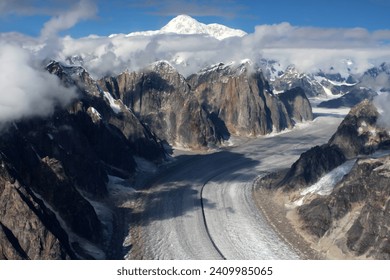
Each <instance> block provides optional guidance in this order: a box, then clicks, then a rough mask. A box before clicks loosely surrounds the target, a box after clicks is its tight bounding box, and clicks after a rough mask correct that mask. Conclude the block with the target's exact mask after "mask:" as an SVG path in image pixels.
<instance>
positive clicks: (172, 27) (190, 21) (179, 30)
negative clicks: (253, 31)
mask: <svg viewBox="0 0 390 280" xmlns="http://www.w3.org/2000/svg"><path fill="white" fill-rule="evenodd" d="M170 33H173V34H185V35H188V34H200V35H207V36H211V37H214V38H216V39H218V40H223V39H226V38H229V37H243V36H245V35H246V34H247V33H246V32H244V31H242V30H240V29H233V28H229V27H227V26H224V25H221V24H217V23H212V24H204V23H201V22H199V21H197V20H196V19H194V18H192V17H190V16H187V15H179V16H177V17H175V18H174V19H172V20H171V21H170V22H168V24H167V25H165V26H164V27H163V28H161V29H160V30H156V31H144V32H133V33H130V34H128V35H127V36H129V37H130V36H152V35H161V34H170Z"/></svg>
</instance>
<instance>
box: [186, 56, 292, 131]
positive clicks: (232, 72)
mask: <svg viewBox="0 0 390 280" xmlns="http://www.w3.org/2000/svg"><path fill="white" fill-rule="evenodd" d="M249 71H250V69H249V65H248V64H246V63H244V64H241V65H238V66H235V65H233V66H230V65H224V64H219V65H216V66H214V67H212V68H209V69H205V70H203V71H201V72H200V73H198V74H196V75H192V76H190V77H189V83H190V84H191V88H193V90H194V94H195V95H196V96H197V98H198V99H199V100H200V102H201V104H202V106H203V107H204V108H206V109H207V111H208V112H210V114H212V115H213V116H215V117H216V118H218V119H220V120H221V121H223V123H224V124H225V126H226V128H227V130H228V132H229V133H230V134H233V135H242V136H257V135H264V134H267V133H270V132H272V131H274V130H275V131H280V130H282V129H284V128H290V127H292V122H291V119H290V117H289V116H288V113H287V110H286V108H285V106H284V104H283V103H282V102H280V100H279V99H278V98H276V97H275V96H274V95H273V94H272V93H271V91H270V89H269V86H268V83H267V82H266V81H265V79H264V77H263V76H262V74H261V73H260V72H255V73H250V72H249Z"/></svg>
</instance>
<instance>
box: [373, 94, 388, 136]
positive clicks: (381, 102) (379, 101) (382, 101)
mask: <svg viewBox="0 0 390 280" xmlns="http://www.w3.org/2000/svg"><path fill="white" fill-rule="evenodd" d="M374 104H375V106H376V107H377V108H378V111H379V113H380V116H379V119H378V124H379V125H381V126H383V127H386V128H387V129H390V110H389V106H390V93H388V92H387V93H382V94H380V95H378V96H377V97H376V98H375V99H374Z"/></svg>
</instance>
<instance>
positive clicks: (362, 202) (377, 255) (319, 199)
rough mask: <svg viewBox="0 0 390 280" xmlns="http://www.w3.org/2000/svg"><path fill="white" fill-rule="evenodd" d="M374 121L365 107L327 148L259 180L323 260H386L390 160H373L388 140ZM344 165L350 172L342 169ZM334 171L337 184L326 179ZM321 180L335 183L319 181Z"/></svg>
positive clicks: (371, 107) (372, 111) (349, 119)
mask: <svg viewBox="0 0 390 280" xmlns="http://www.w3.org/2000/svg"><path fill="white" fill-rule="evenodd" d="M378 117H379V113H378V111H377V110H376V108H375V107H374V105H373V104H372V103H371V102H369V101H368V100H366V101H363V102H362V103H360V104H359V105H357V106H355V107H354V108H352V109H351V111H350V112H349V114H348V115H347V116H346V117H345V119H344V120H343V121H342V123H341V124H340V125H339V127H338V129H337V131H336V133H335V134H334V135H333V136H332V137H331V139H330V140H329V141H328V143H326V144H324V145H322V146H316V147H314V148H312V149H310V150H308V151H307V152H305V153H303V154H302V155H301V156H300V158H299V159H298V160H297V161H296V162H295V163H294V164H293V165H292V166H291V168H290V169H289V170H287V172H280V173H273V174H269V175H267V176H265V177H264V178H262V179H261V180H259V186H262V187H265V188H268V189H270V190H274V192H273V194H272V195H273V196H275V197H276V196H278V197H281V199H283V200H285V205H286V207H288V208H287V211H288V213H289V214H288V217H290V222H292V223H293V224H294V226H295V227H296V229H297V231H298V232H300V233H301V235H302V236H303V237H304V238H305V239H306V241H308V242H309V243H310V244H311V247H312V248H313V249H315V250H317V251H318V252H319V253H321V254H322V256H323V257H324V258H374V259H389V258H390V251H389V250H388V248H389V243H388V242H389V241H388V240H389V239H388V237H389V235H390V232H389V231H388V226H387V225H388V224H389V222H390V219H389V218H388V215H387V214H386V213H387V212H388V211H389V209H388V208H389V205H388V201H389V197H390V196H389V188H388V186H389V185H390V181H389V176H388V174H389V171H388V166H389V161H390V157H389V156H380V155H378V156H377V155H373V153H374V152H375V151H378V150H381V149H388V146H389V145H388V143H389V140H390V136H389V134H388V132H387V131H386V130H385V129H384V128H381V127H379V126H378V125H377V123H376V122H377V119H378ZM347 160H348V162H349V163H348V165H350V166H351V167H350V168H346V167H342V166H344V165H345V164H347V163H346V161H347ZM344 163H345V164H344ZM336 169H339V171H338V172H339V173H340V172H342V173H340V174H341V176H339V175H337V176H339V179H336V177H335V176H336V173H335V174H333V175H329V174H331V173H330V172H331V171H332V172H333V171H334V170H336ZM343 174H345V176H343ZM325 175H326V176H328V177H329V176H333V177H334V179H332V180H330V179H329V178H330V177H329V178H328V179H327V181H326V180H323V181H321V180H322V179H323V178H325V177H326V176H325ZM320 179H321V180H320ZM325 189H326V190H327V191H322V190H325ZM276 190H277V191H276ZM277 193H278V194H277ZM294 213H297V215H298V216H297V217H298V219H295V218H292V217H295V214H294Z"/></svg>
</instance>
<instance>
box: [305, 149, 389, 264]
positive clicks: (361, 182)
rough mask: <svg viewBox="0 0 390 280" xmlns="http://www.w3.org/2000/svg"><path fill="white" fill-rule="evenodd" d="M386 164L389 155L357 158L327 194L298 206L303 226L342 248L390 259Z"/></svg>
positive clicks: (354, 252)
mask: <svg viewBox="0 0 390 280" xmlns="http://www.w3.org/2000/svg"><path fill="white" fill-rule="evenodd" d="M389 167H390V157H389V156H385V157H382V158H379V159H374V158H365V159H359V160H358V161H357V162H356V163H355V165H354V166H353V168H352V170H351V172H350V173H349V174H347V175H346V176H345V177H344V178H343V179H342V180H341V182H339V183H338V184H337V185H336V187H335V188H334V190H333V192H332V193H331V194H330V195H329V196H320V197H318V198H315V199H314V200H312V201H311V202H310V203H308V204H305V205H303V206H301V207H300V208H299V209H298V212H299V214H300V216H301V218H302V220H303V222H304V223H303V226H304V228H305V229H306V230H307V231H308V232H310V233H311V234H313V235H315V236H316V237H317V238H319V239H321V238H329V239H332V240H333V242H334V243H335V244H338V247H339V250H341V251H342V252H345V253H347V252H352V253H353V254H354V255H356V256H364V257H367V258H374V259H390V230H389V225H390V216H389V213H390V212H389V211H390V204H389V198H390V168H389ZM340 228H342V229H343V230H342V232H343V234H342V235H340Z"/></svg>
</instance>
